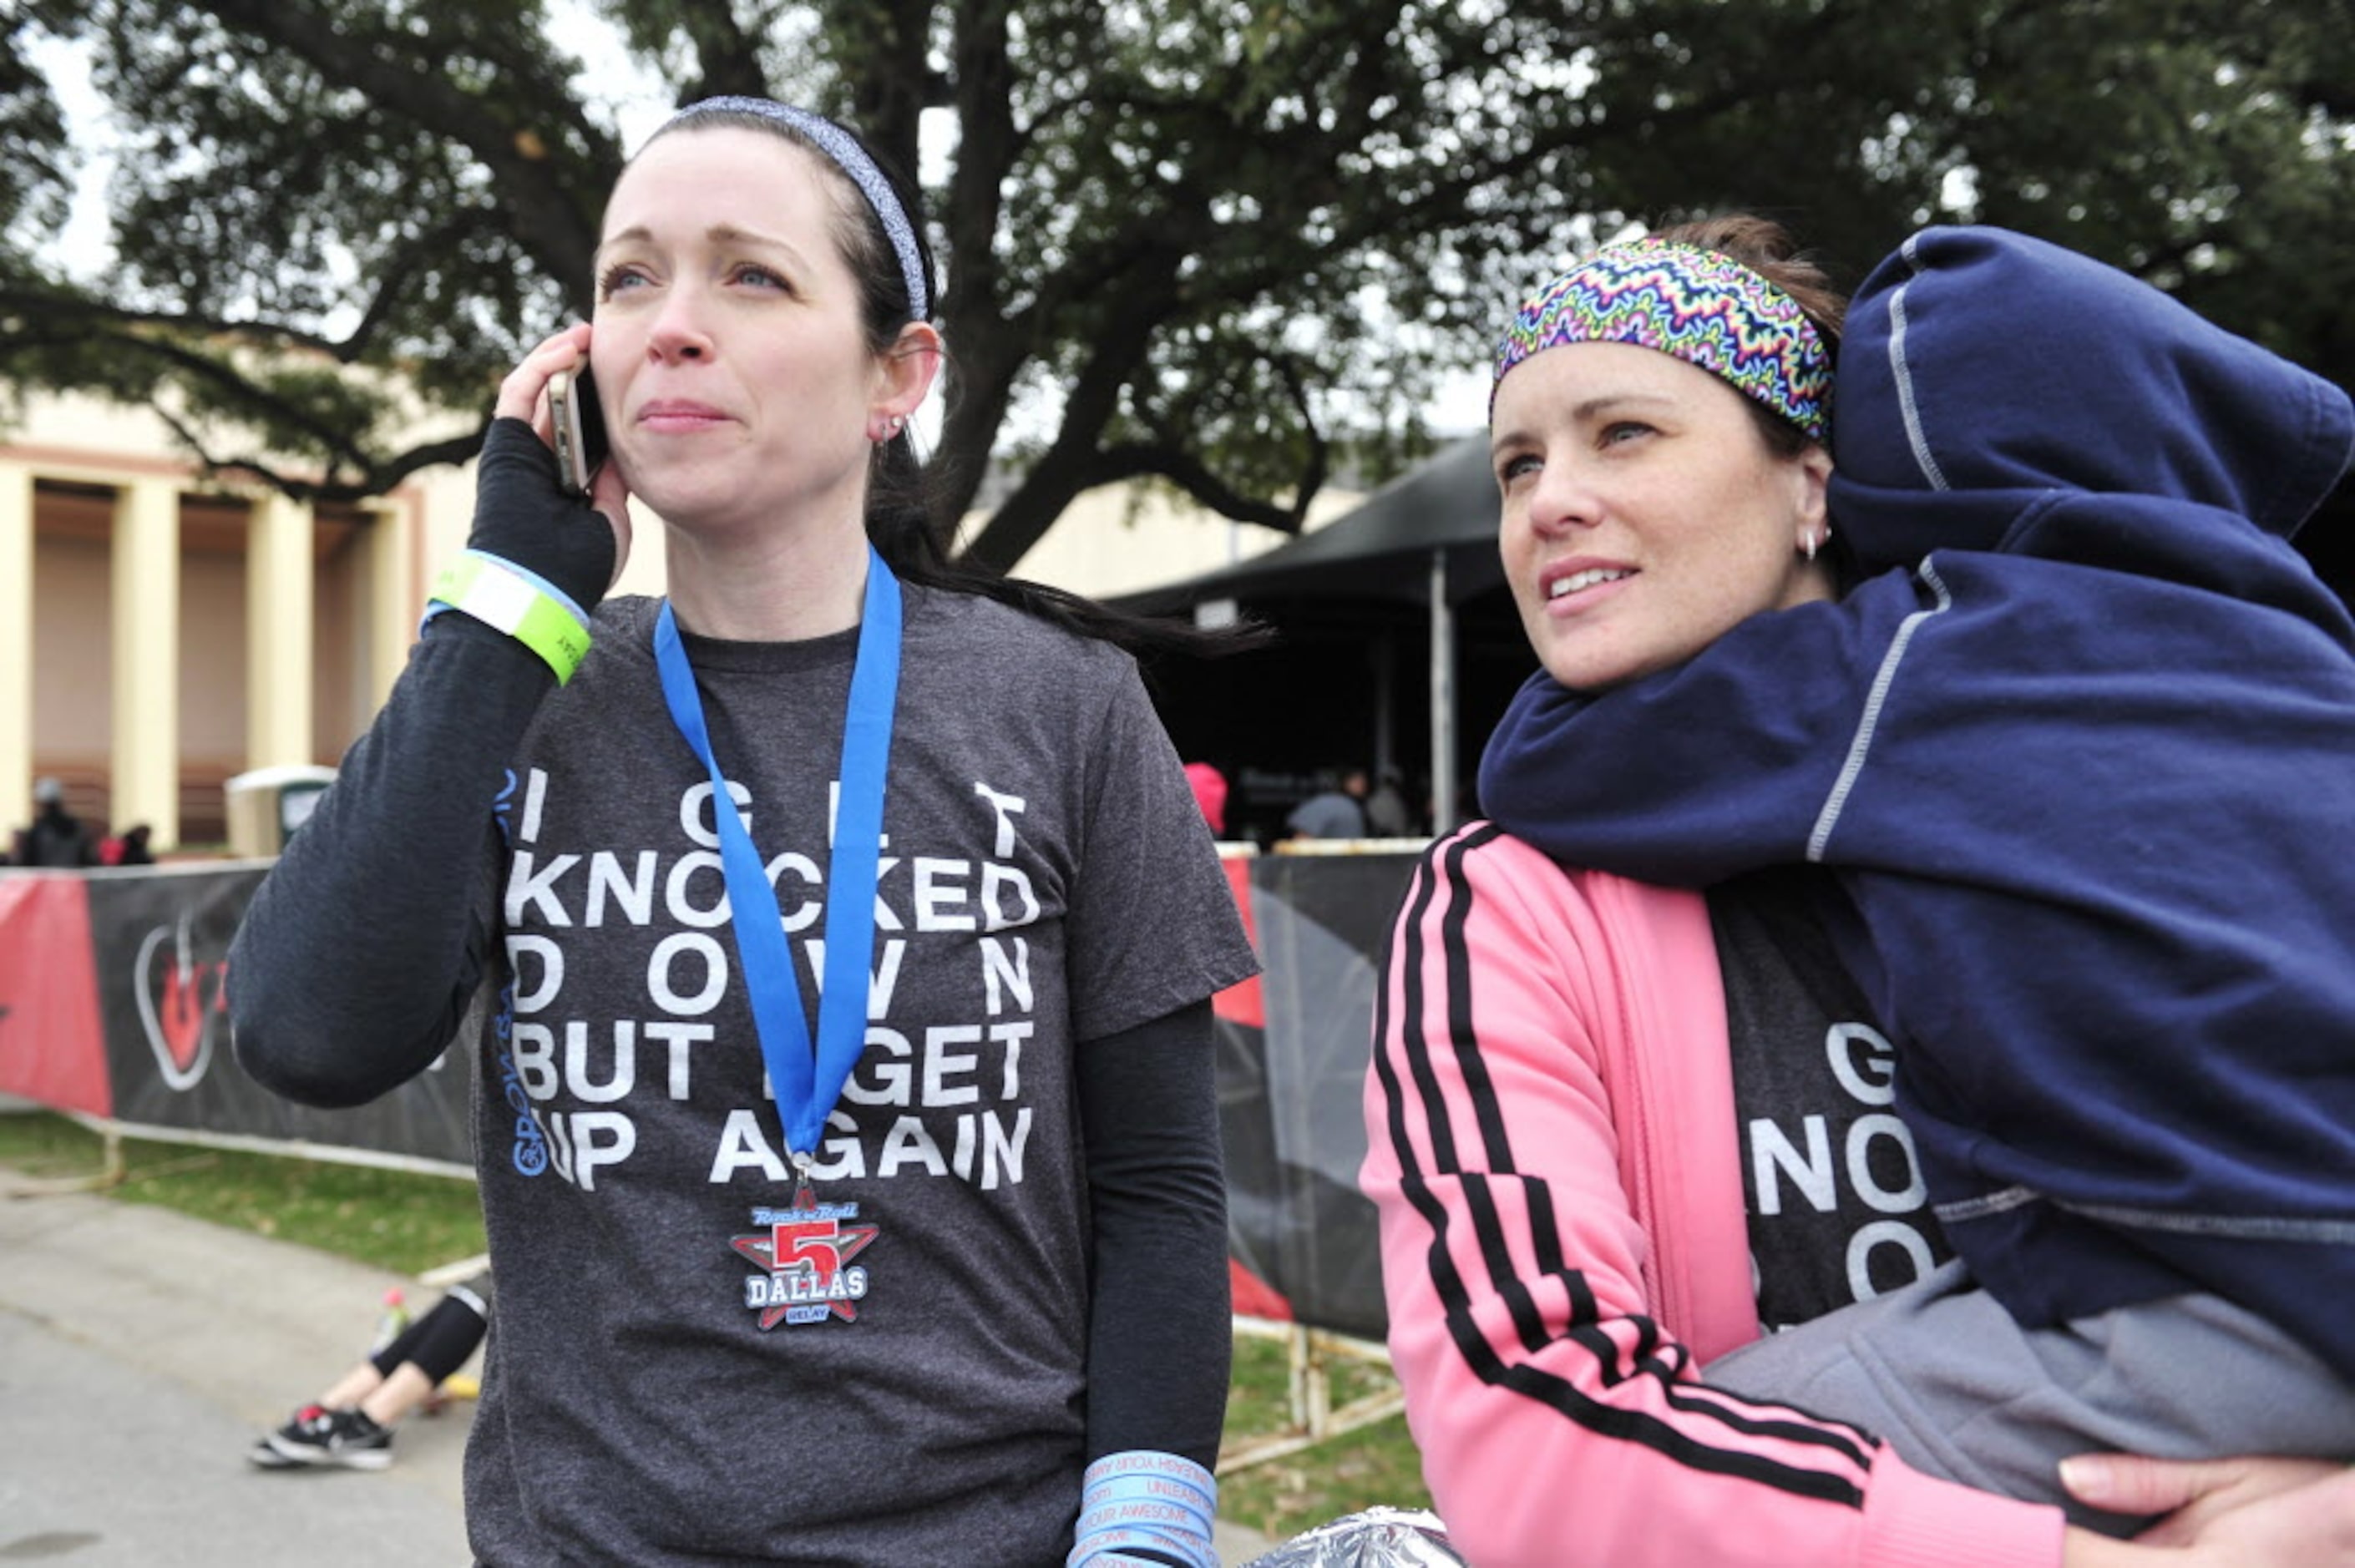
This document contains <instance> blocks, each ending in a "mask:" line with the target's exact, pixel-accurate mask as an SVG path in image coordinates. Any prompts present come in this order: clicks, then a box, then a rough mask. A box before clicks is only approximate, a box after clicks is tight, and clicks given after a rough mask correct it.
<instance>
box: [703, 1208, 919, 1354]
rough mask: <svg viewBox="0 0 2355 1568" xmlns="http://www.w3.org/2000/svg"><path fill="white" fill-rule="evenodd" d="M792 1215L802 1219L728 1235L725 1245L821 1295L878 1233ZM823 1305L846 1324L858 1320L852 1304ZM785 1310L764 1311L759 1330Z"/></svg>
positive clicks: (874, 1228) (876, 1227)
mask: <svg viewBox="0 0 2355 1568" xmlns="http://www.w3.org/2000/svg"><path fill="white" fill-rule="evenodd" d="M794 1212H795V1213H797V1214H802V1215H803V1216H804V1217H801V1218H796V1219H792V1220H780V1221H778V1222H776V1223H775V1224H772V1225H771V1226H770V1227H769V1229H768V1232H767V1234H761V1235H749V1236H735V1237H732V1238H730V1242H729V1245H730V1246H732V1247H734V1248H735V1249H736V1251H737V1252H738V1253H739V1254H741V1255H743V1256H744V1257H746V1258H748V1259H750V1260H751V1262H752V1263H753V1264H755V1265H756V1266H759V1267H760V1268H761V1269H762V1270H763V1271H765V1272H767V1273H769V1274H772V1275H778V1274H794V1273H798V1274H800V1275H802V1276H803V1277H805V1278H806V1279H808V1280H809V1281H810V1282H811V1284H812V1285H813V1286H814V1287H815V1289H816V1290H817V1292H818V1293H819V1295H820V1296H823V1295H824V1294H825V1292H826V1291H827V1290H829V1289H830V1288H831V1287H833V1285H834V1281H835V1277H836V1276H837V1274H839V1273H840V1272H841V1269H842V1266H843V1265H844V1264H847V1263H848V1262H849V1261H850V1260H851V1259H852V1258H854V1257H857V1256H858V1255H859V1254H860V1253H861V1252H864V1251H865V1250H866V1249H867V1244H868V1243H869V1242H871V1241H873V1240H874V1239H875V1238H876V1236H877V1235H878V1234H880V1232H881V1229H882V1227H881V1226H879V1225H846V1224H843V1223H842V1222H841V1221H840V1220H836V1219H820V1218H818V1217H817V1216H816V1215H815V1213H807V1212H805V1211H800V1210H796V1211H794ZM826 1309H827V1310H828V1311H830V1312H832V1313H833V1314H834V1315H835V1316H836V1317H837V1318H839V1319H842V1320H843V1321H844V1322H846V1323H855V1322H857V1321H858V1305H857V1304H856V1303H854V1302H850V1301H846V1300H833V1301H828V1302H826ZM789 1310H791V1308H790V1306H783V1307H769V1308H763V1309H762V1313H761V1327H762V1328H763V1329H773V1328H775V1327H776V1326H777V1324H778V1322H779V1321H780V1320H782V1319H783V1317H784V1315H785V1314H786V1312H787V1311H789Z"/></svg>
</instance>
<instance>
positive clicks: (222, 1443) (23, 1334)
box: [0, 1169, 1272, 1568]
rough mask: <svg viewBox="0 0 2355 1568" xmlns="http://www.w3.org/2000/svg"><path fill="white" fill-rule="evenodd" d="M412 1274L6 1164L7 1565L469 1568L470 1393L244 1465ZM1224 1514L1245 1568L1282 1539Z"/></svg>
mask: <svg viewBox="0 0 2355 1568" xmlns="http://www.w3.org/2000/svg"><path fill="white" fill-rule="evenodd" d="M395 1285H399V1286H400V1287H403V1288H404V1289H406V1290H407V1292H408V1293H409V1297H410V1301H411V1302H412V1303H416V1304H420V1305H422V1304H425V1303H430V1302H431V1301H432V1299H433V1298H434V1292H433V1291H432V1288H431V1287H423V1286H420V1285H419V1284H418V1283H417V1282H416V1281H415V1280H413V1279H405V1278H402V1277H399V1276H397V1275H393V1274H389V1273H387V1272H385V1271H383V1270H380V1269H373V1268H368V1267H365V1266H361V1265H359V1264H355V1263H350V1262H346V1260H344V1259H342V1258H338V1257H334V1256H331V1255H328V1254H325V1253H321V1252H317V1251H314V1250H313V1249H311V1248H309V1247H303V1246H294V1245H289V1244H286V1243H283V1242H273V1241H271V1240H268V1239H266V1238H264V1237H261V1236H257V1235H253V1234H249V1233H247V1232H244V1231H239V1230H231V1229H228V1228H224V1227H222V1226H218V1225H212V1224H206V1223H204V1222H203V1221H200V1220H194V1219H189V1218H187V1217H186V1216H183V1215H179V1214H175V1213H167V1212H165V1211H164V1210H160V1209H153V1208H147V1207H144V1206H140V1205H133V1204H129V1203H119V1202H112V1201H111V1200H109V1199H106V1198H104V1197H101V1196H97V1195H94V1194H91V1193H89V1192H51V1191H46V1190H44V1189H43V1188H42V1187H41V1185H40V1184H39V1183H35V1182H29V1181H26V1180H25V1179H24V1178H23V1177H21V1176H19V1175H17V1174H16V1173H15V1172H13V1171H7V1170H5V1169H0V1563H16V1562H41V1563H55V1564H57V1565H58V1568H154V1565H155V1564H170V1565H172V1568H273V1565H275V1564H286V1565H288V1568H294V1565H297V1564H310V1563H322V1562H327V1563H336V1564H337V1565H338V1568H439V1565H442V1564H458V1565H461V1568H463V1565H464V1564H466V1563H470V1562H471V1561H472V1558H471V1556H470V1554H469V1553H468V1552H467V1550H466V1537H465V1529H464V1520H463V1499H462V1497H461V1486H460V1470H461V1457H462V1455H463V1453H464V1448H465V1442H466V1432H467V1428H468V1425H470V1423H471V1421H472V1418H473V1414H474V1405H473V1404H472V1402H471V1401H466V1400H457V1401H453V1402H452V1403H451V1404H449V1405H448V1406H446V1407H445V1408H444V1409H443V1411H442V1413H441V1414H437V1415H431V1416H427V1415H419V1416H415V1417H412V1418H411V1419H410V1421H408V1422H407V1423H405V1424H404V1425H402V1427H401V1429H400V1435H399V1437H398V1440H397V1443H396V1446H395V1456H396V1457H395V1459H394V1462H393V1465H392V1467H391V1468H389V1469H388V1470H384V1471H381V1472H377V1473H373V1474H363V1473H358V1472H354V1471H347V1470H325V1471H300V1472H269V1471H263V1470H260V1469H256V1468H255V1467H252V1466H250V1465H248V1464H247V1463H246V1461H245V1450H246V1449H247V1448H248V1447H250V1446H251V1445H252V1443H253V1440H254V1439H255V1437H257V1436H260V1435H261V1433H262V1432H264V1431H265V1430H267V1429H269V1428H270V1427H272V1426H274V1425H277V1424H278V1423H280V1422H282V1421H283V1420H284V1419H285V1418H286V1414H287V1412H288V1411H289V1410H290V1409H292V1408H293V1406H294V1405H296V1404H300V1403H302V1402H303V1401H304V1400H306V1399H309V1398H311V1397H312V1396H313V1395H314V1394H315V1393H318V1391H319V1390H320V1389H322V1388H324V1387H325V1386H326V1385H327V1384H328V1383H331V1382H332V1381H334V1379H335V1378H336V1376H337V1375H339V1374H340V1373H341V1372H344V1371H345V1370H346V1369H347V1368H348V1367H350V1366H351V1364H352V1363H353V1362H354V1361H357V1360H358V1359H359V1356H360V1355H361V1353H362V1352H363V1351H365V1349H366V1348H367V1344H368V1337H369V1335H370V1332H371V1331H372V1330H373V1328H374V1326H375V1323H376V1318H377V1314H378V1310H379V1308H380V1303H381V1301H382V1299H383V1297H384V1292H385V1290H386V1289H387V1288H388V1287H392V1286H395ZM1271 1544H1272V1543H1271V1542H1267V1541H1265V1540H1264V1539H1263V1538H1261V1537H1259V1536H1257V1535H1255V1534H1253V1533H1252V1531H1245V1530H1241V1529H1237V1528H1234V1527H1231V1526H1228V1525H1224V1524H1221V1525H1220V1540H1219V1547H1220V1555H1221V1557H1222V1558H1223V1560H1224V1563H1226V1564H1227V1565H1228V1568H1234V1565H1236V1564H1241V1563H1247V1562H1249V1561H1250V1560H1251V1558H1252V1557H1253V1556H1256V1555H1258V1554H1259V1553H1261V1552H1265V1551H1267V1550H1268V1549H1269V1548H1270V1545H1271ZM928 1568H929V1565H928ZM938 1568H959V1565H954V1564H941V1565H938Z"/></svg>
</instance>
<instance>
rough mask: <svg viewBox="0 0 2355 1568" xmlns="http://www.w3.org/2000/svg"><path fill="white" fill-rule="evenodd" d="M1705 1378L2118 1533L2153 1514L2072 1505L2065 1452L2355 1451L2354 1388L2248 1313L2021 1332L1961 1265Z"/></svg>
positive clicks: (2178, 1308) (2120, 1319) (2134, 1311)
mask: <svg viewBox="0 0 2355 1568" xmlns="http://www.w3.org/2000/svg"><path fill="white" fill-rule="evenodd" d="M1702 1375H1703V1376H1704V1377H1705V1378H1706V1379H1707V1381H1709V1382H1710V1383H1714V1384H1717V1385H1719V1386H1721V1387H1724V1388H1728V1389H1731V1390H1733V1391H1734V1392H1736V1393H1743V1394H1747V1395H1749V1396H1750V1397H1751V1398H1753V1399H1769V1400H1774V1401H1779V1402H1782V1403H1786V1404H1796V1405H1798V1406H1800V1407H1801V1408H1803V1409H1807V1410H1811V1411H1815V1412H1817V1413H1818V1414H1825V1415H1832V1416H1838V1417H1840V1418H1842V1419H1845V1420H1849V1421H1853V1422H1856V1423H1858V1424H1859V1425H1863V1426H1865V1427H1867V1428H1869V1429H1870V1430H1871V1431H1873V1432H1875V1433H1877V1434H1878V1435H1879V1436H1881V1437H1883V1438H1886V1439H1887V1440H1888V1441H1889V1442H1890V1443H1891V1444H1892V1445H1893V1446H1895V1447H1896V1449H1897V1451H1898V1452H1899V1453H1900V1454H1902V1455H1903V1456H1904V1457H1905V1458H1906V1459H1907V1461H1908V1462H1909V1463H1911V1464H1913V1465H1914V1466H1915V1467H1918V1468H1921V1469H1923V1470H1926V1471H1928V1472H1930V1473H1931V1474H1933V1475H1937V1476H1944V1477H1946V1478H1949V1479H1953V1480H1957V1481H1962V1482H1965V1483H1966V1484H1968V1485H1971V1486H1975V1487H1978V1488H1980V1489H1984V1490H1987V1491H1995V1492H2001V1493H2004V1494H2006V1495H2008V1496H2011V1497H2017V1498H2025V1499H2030V1500H2032V1501H2037V1502H2057V1503H2062V1504H2063V1505H2068V1506H2070V1507H2071V1516H2072V1518H2073V1519H2075V1520H2076V1521H2077V1522H2079V1523H2082V1524H2085V1525H2088V1526H2090V1527H2091V1528H2094V1529H2096V1530H2103V1531H2108V1532H2110V1533H2113V1534H2126V1533H2131V1532H2132V1531H2133V1530H2134V1529H2135V1528H2137V1526H2138V1525H2139V1524H2140V1523H2141V1522H2142V1521H2140V1520H2123V1519H2119V1518H2117V1517H2115V1516H2108V1515H2094V1514H2089V1513H2088V1512H2086V1510H2083V1509H2082V1508H2079V1507H2076V1506H2074V1505H2071V1504H2070V1499H2068V1497H2067V1496H2066V1494H2064V1493H2063V1492H2062V1489H2061V1483H2060V1478H2059V1477H2058V1475H2057V1473H2056V1471H2055V1466H2056V1465H2057V1464H2058V1463H2059V1462H2060V1461H2061V1460H2062V1459H2063V1458H2065V1457H2068V1456H2069V1455H2072V1454H2080V1453H2089V1452H2094V1451H2097V1450H2102V1451H2115V1452H2124V1453H2134V1454H2152V1455H2158V1456H2160V1457H2180V1458H2193V1457H2218V1456H2223V1455H2234V1454H2277V1455H2304V1456H2312V1457H2323V1458H2348V1457H2355V1392H2350V1390H2349V1389H2348V1388H2347V1386H2346V1385H2345V1384H2344V1383H2341V1382H2340V1381H2339V1378H2338V1377H2337V1376H2336V1375H2335V1374H2334V1373H2333V1372H2331V1371H2330V1369H2329V1368H2328V1367H2327V1366H2325V1365H2324V1364H2323V1363H2322V1362H2321V1361H2318V1359H2317V1358H2316V1357H2315V1356H2314V1355H2313V1354H2312V1353H2311V1352H2310V1351H2307V1350H2306V1349H2305V1347H2303V1346H2302V1345H2300V1344H2298V1343H2297V1342H2296V1340H2291V1339H2290V1338H2289V1337H2288V1336H2287V1335H2286V1334H2284V1333H2282V1332H2281V1330H2278V1329H2275V1327H2274V1326H2273V1325H2271V1324H2270V1323H2267V1322H2265V1321H2264V1319H2259V1318H2257V1317H2256V1316H2255V1315H2254V1314H2253V1313H2250V1312H2248V1311H2245V1310H2243V1308H2239V1307H2236V1306H2234V1305H2232V1303H2230V1302H2228V1301H2225V1300H2223V1299H2222V1298H2219V1297H2214V1296H2206V1295H2197V1294H2193V1295H2184V1296H2176V1297H2169V1298H2165V1299H2163V1300H2158V1301H2149V1302H2144V1303H2142V1304H2140V1305H2137V1306H2134V1307H2127V1308H2118V1309H2116V1310H2115V1311H2110V1312H2105V1313H2099V1314H2096V1315H2094V1316H2092V1317H2088V1318H2081V1319H2075V1320H2073V1321H2071V1322H2068V1323H2064V1324H2061V1325H2059V1326H2057V1327H2054V1328H2050V1329H2032V1330H2023V1329H2022V1328H2020V1327H2019V1324H2018V1323H2016V1322H2014V1321H2013V1320H2012V1318H2011V1315H2010V1314H2009V1312H2007V1311H2006V1310H2005V1309H2004V1308H2002V1306H2001V1305H1999V1304H1998V1302H1997V1301H1996V1300H1995V1298H1993V1297H1990V1296H1988V1295H1987V1293H1986V1292H1985V1291H1983V1290H1980V1289H1979V1288H1977V1287H1976V1286H1975V1285H1973V1284H1972V1283H1971V1281H1970V1279H1969V1277H1968V1276H1967V1275H1966V1273H1965V1272H1964V1270H1963V1267H1962V1266H1961V1265H1960V1264H1959V1263H1950V1264H1947V1265H1946V1266H1945V1267H1943V1268H1940V1269H1938V1270H1936V1271H1935V1272H1934V1273H1932V1274H1930V1275H1929V1276H1927V1277H1924V1278H1923V1279H1921V1280H1918V1281H1916V1282H1915V1283H1914V1284H1913V1285H1910V1286H1908V1287H1905V1288H1904V1289H1902V1290H1898V1291H1893V1292H1891V1294H1889V1295H1887V1296H1883V1297H1881V1298H1877V1299H1875V1300H1871V1301H1864V1302H1859V1303H1858V1304H1857V1305H1855V1306H1853V1307H1847V1308H1841V1309H1840V1310H1839V1311H1837V1312H1833V1313H1829V1314H1828V1315H1826V1316H1825V1317H1822V1318H1819V1319H1816V1320H1815V1321H1814V1322H1812V1323H1804V1324H1801V1325H1800V1326H1799V1327H1797V1328H1796V1329H1793V1330H1787V1331H1786V1332H1784V1333H1780V1334H1775V1335H1773V1336H1771V1337H1769V1338H1767V1339H1764V1340H1760V1341H1758V1342H1757V1343H1755V1344H1752V1345H1745V1346H1743V1347H1742V1349H1741V1350H1739V1351H1734V1352H1733V1353H1732V1354H1731V1355H1728V1356H1725V1357H1722V1358H1721V1359H1720V1360H1718V1361H1713V1362H1711V1363H1710V1365H1709V1367H1708V1368H1707V1369H1705V1371H1704V1372H1703V1374H1702Z"/></svg>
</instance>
